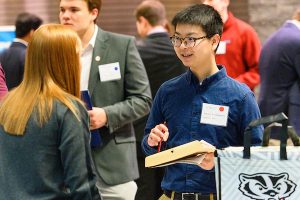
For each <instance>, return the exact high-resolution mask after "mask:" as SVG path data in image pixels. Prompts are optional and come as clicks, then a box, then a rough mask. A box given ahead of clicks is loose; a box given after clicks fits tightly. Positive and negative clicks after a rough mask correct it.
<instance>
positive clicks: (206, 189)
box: [142, 66, 263, 194]
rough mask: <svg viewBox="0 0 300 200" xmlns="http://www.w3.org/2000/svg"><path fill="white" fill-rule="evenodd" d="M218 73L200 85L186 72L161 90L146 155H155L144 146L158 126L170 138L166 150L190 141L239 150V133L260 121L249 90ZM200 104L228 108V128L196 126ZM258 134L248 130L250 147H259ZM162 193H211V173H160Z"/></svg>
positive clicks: (177, 168)
mask: <svg viewBox="0 0 300 200" xmlns="http://www.w3.org/2000/svg"><path fill="white" fill-rule="evenodd" d="M218 67H219V71H218V72H217V73H215V74H214V75H212V76H210V77H208V78H206V79H205V80H203V81H202V83H201V84H200V83H199V80H198V79H197V77H196V76H195V75H194V74H193V73H192V72H191V71H190V70H188V71H187V72H186V73H184V74H182V75H180V76H178V77H176V78H174V79H171V80H170V81H167V82H165V83H164V84H163V85H162V86H161V87H160V89H159V90H158V92H157V94H156V97H155V99H154V102H153V106H152V109H151V112H150V116H149V118H148V121H147V125H146V128H145V136H144V138H143V143H142V147H143V150H144V152H145V154H146V155H151V154H154V153H156V152H157V147H150V146H149V145H148V144H147V138H148V135H149V133H150V131H151V129H152V128H154V127H155V126H156V125H157V124H160V123H163V122H166V123H167V126H168V129H169V138H168V140H167V141H166V144H165V145H164V146H165V148H167V149H169V148H172V147H175V146H178V145H181V144H185V143H188V142H191V141H194V140H205V141H207V142H209V143H211V144H212V145H214V146H216V147H217V148H224V147H228V146H242V145H243V134H244V130H245V128H246V127H247V126H248V124H249V123H250V122H251V121H252V120H254V119H258V118H260V112H259V108H258V105H257V103H256V100H255V97H254V95H253V93H252V92H251V90H250V89H249V88H248V87H247V86H246V85H245V84H241V83H238V82H237V81H235V80H234V79H232V78H230V77H229V76H227V74H226V70H225V68H224V67H222V66H218ZM203 103H209V104H214V105H223V106H228V107H229V113H228V120H227V126H226V127H225V126H216V125H209V124H201V123H200V119H201V111H202V104H203ZM262 133H263V127H262V126H259V127H257V128H254V129H253V135H252V144H253V145H260V144H261V140H262ZM162 188H163V189H164V190H172V191H176V192H199V193H202V194H209V193H211V192H212V193H216V183H215V172H214V169H213V170H204V169H202V168H200V167H199V166H196V165H189V164H174V165H169V166H167V167H166V168H165V175H164V178H163V181H162Z"/></svg>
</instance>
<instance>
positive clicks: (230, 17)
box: [223, 11, 235, 32]
mask: <svg viewBox="0 0 300 200" xmlns="http://www.w3.org/2000/svg"><path fill="white" fill-rule="evenodd" d="M234 23H235V17H234V16H233V14H232V12H230V11H228V19H227V20H226V22H225V23H224V25H223V28H224V30H226V29H228V28H229V27H230V26H231V25H232V24H234ZM224 30H223V32H224Z"/></svg>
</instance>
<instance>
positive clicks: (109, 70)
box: [98, 62, 121, 82]
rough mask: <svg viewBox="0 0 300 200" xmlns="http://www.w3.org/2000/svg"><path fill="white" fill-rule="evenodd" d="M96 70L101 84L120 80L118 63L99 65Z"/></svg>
mask: <svg viewBox="0 0 300 200" xmlns="http://www.w3.org/2000/svg"><path fill="white" fill-rule="evenodd" d="M98 68H99V74H100V80H101V82H105V81H113V80H119V79H121V71H120V64H119V62H115V63H109V64H105V65H99V66H98Z"/></svg>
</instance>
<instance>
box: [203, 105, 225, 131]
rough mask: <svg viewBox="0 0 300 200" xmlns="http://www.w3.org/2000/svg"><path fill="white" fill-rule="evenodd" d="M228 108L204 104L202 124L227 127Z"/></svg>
mask: <svg viewBox="0 0 300 200" xmlns="http://www.w3.org/2000/svg"><path fill="white" fill-rule="evenodd" d="M228 112H229V107H228V106H221V105H214V104H208V103H203V105H202V113H201V119H200V123H202V124H211V125H217V126H227V120H228Z"/></svg>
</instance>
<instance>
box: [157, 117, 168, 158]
mask: <svg viewBox="0 0 300 200" xmlns="http://www.w3.org/2000/svg"><path fill="white" fill-rule="evenodd" d="M164 125H165V126H166V125H167V123H166V122H164ZM162 132H163V133H164V134H165V130H162ZM162 142H163V138H160V141H159V142H158V146H157V153H159V152H160V150H161V145H162Z"/></svg>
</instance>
